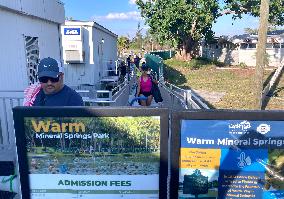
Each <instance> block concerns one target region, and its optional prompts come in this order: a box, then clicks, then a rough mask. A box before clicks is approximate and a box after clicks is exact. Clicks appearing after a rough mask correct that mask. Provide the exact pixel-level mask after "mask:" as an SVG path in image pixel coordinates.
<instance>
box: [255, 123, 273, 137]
mask: <svg viewBox="0 0 284 199" xmlns="http://www.w3.org/2000/svg"><path fill="white" fill-rule="evenodd" d="M256 131H257V132H259V133H260V134H262V135H264V134H266V133H268V132H269V131H270V126H269V125H268V124H260V125H259V126H258V127H257V129H256Z"/></svg>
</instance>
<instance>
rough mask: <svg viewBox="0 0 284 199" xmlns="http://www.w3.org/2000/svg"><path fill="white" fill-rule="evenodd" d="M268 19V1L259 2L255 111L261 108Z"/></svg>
mask: <svg viewBox="0 0 284 199" xmlns="http://www.w3.org/2000/svg"><path fill="white" fill-rule="evenodd" d="M268 17H269V0H261V5H260V23H259V31H258V43H257V51H256V67H255V82H256V89H255V102H256V103H255V109H261V108H262V90H263V70H264V66H265V65H266V40H267V28H268Z"/></svg>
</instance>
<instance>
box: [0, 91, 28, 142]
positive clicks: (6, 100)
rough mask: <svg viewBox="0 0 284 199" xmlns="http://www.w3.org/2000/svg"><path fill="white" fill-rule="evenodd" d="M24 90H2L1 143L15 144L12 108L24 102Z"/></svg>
mask: <svg viewBox="0 0 284 199" xmlns="http://www.w3.org/2000/svg"><path fill="white" fill-rule="evenodd" d="M23 99H24V93H23V91H0V121H1V128H0V143H1V144H4V145H9V144H12V145H13V144H15V136H14V124H13V115H12V108H13V107H15V106H20V105H22V104H23Z"/></svg>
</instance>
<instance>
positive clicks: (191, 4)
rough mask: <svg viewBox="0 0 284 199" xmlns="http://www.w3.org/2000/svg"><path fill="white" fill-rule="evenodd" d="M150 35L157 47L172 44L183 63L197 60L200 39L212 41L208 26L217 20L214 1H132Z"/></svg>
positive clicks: (216, 2) (216, 8)
mask: <svg viewBox="0 0 284 199" xmlns="http://www.w3.org/2000/svg"><path fill="white" fill-rule="evenodd" d="M136 3H137V5H138V7H139V9H140V10H141V15H142V17H144V18H145V20H146V23H147V24H148V25H149V26H150V33H151V34H153V35H155V37H156V38H157V39H158V41H159V42H160V43H165V42H166V41H167V42H169V41H170V42H172V43H173V44H175V46H176V47H177V48H178V49H179V50H180V52H179V55H180V57H181V58H182V59H183V60H190V59H191V58H193V57H196V56H198V52H199V49H198V45H199V41H200V39H201V38H204V37H205V38H212V36H213V32H212V31H211V27H212V24H213V23H214V21H215V20H216V19H217V17H218V9H219V5H218V1H217V0H195V1H190V0H155V1H146V2H144V1H143V0H137V1H136Z"/></svg>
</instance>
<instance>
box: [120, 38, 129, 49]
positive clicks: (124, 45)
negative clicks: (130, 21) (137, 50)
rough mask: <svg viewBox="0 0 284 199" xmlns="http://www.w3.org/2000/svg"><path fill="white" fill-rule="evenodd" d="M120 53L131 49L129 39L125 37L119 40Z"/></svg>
mask: <svg viewBox="0 0 284 199" xmlns="http://www.w3.org/2000/svg"><path fill="white" fill-rule="evenodd" d="M117 45H118V51H119V52H121V51H122V50H124V49H128V48H129V39H128V38H127V37H125V36H120V37H118V39H117Z"/></svg>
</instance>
